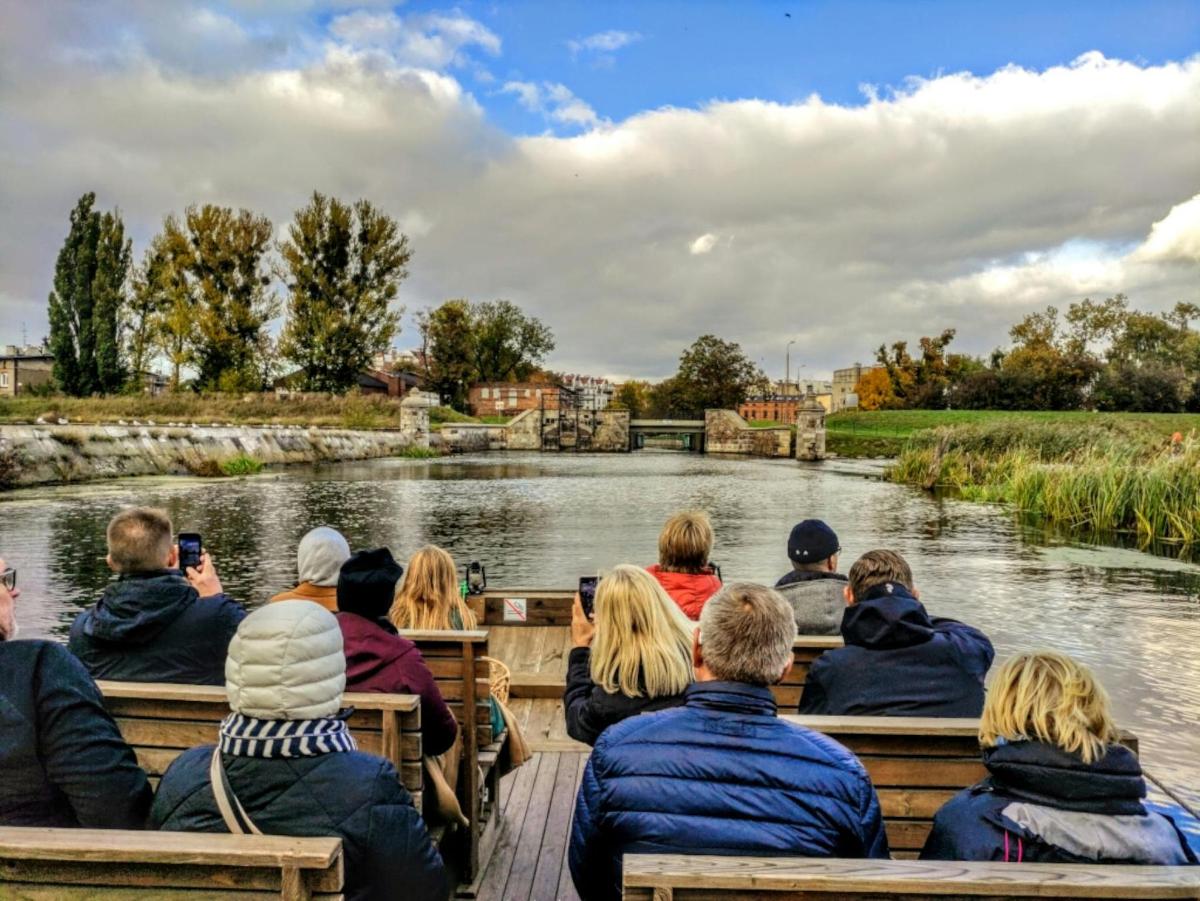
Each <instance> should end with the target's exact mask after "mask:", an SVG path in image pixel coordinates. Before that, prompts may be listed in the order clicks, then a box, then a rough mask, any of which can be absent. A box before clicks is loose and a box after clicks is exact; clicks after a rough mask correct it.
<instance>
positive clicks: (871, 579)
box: [846, 550, 913, 601]
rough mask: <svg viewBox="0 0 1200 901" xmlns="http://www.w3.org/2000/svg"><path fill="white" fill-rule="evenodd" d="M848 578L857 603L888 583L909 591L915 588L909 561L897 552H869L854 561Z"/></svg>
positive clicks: (847, 575)
mask: <svg viewBox="0 0 1200 901" xmlns="http://www.w3.org/2000/svg"><path fill="white" fill-rule="evenodd" d="M846 578H847V579H848V580H849V583H850V593H851V594H852V595H854V600H855V601H861V600H862V599H863V598H864V597H866V596H867V592H868V591H870V590H871V589H872V588H875V587H876V586H878V585H886V584H887V583H888V582H894V583H896V584H899V585H903V586H904V587H905V588H907V589H908V590H909V591H912V587H913V574H912V568H911V567H910V566H909V565H908V561H907V560H905V559H904V558H903V557H901V556H900V555H899V554H897V553H896V552H895V551H888V550H875V551H867V552H866V553H865V554H863V555H862V556H861V557H859V558H858V559H857V560H855V561H854V565H853V566H851V567H850V572H849V573H847V574H846Z"/></svg>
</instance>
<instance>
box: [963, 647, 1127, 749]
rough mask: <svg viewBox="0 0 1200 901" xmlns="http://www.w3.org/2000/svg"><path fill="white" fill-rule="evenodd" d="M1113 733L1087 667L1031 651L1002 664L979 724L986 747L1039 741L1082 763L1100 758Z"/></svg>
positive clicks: (1108, 713)
mask: <svg viewBox="0 0 1200 901" xmlns="http://www.w3.org/2000/svg"><path fill="white" fill-rule="evenodd" d="M1118 735H1119V733H1118V731H1117V727H1116V724H1114V723H1113V719H1112V709H1111V707H1110V705H1109V701H1108V692H1106V691H1105V690H1104V686H1102V685H1101V684H1100V683H1099V682H1097V681H1096V677H1095V675H1093V673H1092V671H1091V670H1090V669H1088V668H1087V667H1086V666H1084V665H1083V664H1082V663H1079V662H1078V661H1077V660H1073V659H1072V658H1070V657H1068V656H1067V655H1066V654H1060V653H1059V652H1058V651H1030V652H1028V653H1025V654H1018V655H1017V656H1016V657H1013V658H1012V659H1011V660H1008V661H1007V662H1005V664H1004V665H1003V666H1002V667H1000V669H999V670H998V671H997V672H996V676H995V679H994V680H993V681H992V685H991V688H989V689H988V696H987V703H985V704H984V707H983V718H982V719H981V720H980V722H979V743H980V744H981V745H983V746H984V747H985V748H993V747H995V746H996V745H998V744H1000V741H1001V739H1003V740H1004V741H1034V740H1036V741H1043V742H1046V743H1047V744H1052V745H1056V746H1057V747H1059V748H1062V749H1063V750H1064V751H1068V752H1070V753H1072V754H1078V755H1079V758H1080V759H1081V760H1082V761H1083V762H1084V763H1092V762H1093V761H1095V760H1099V759H1100V758H1101V757H1103V756H1104V749H1105V748H1106V747H1107V746H1108V745H1110V744H1112V743H1113V742H1115V741H1116V740H1117V738H1118Z"/></svg>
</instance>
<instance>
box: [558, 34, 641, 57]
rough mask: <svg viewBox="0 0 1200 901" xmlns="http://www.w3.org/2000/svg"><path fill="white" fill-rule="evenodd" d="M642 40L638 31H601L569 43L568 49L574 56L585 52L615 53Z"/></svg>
mask: <svg viewBox="0 0 1200 901" xmlns="http://www.w3.org/2000/svg"><path fill="white" fill-rule="evenodd" d="M641 39H642V36H641V35H640V34H638V32H636V31H616V30H610V31H600V32H597V33H596V34H589V35H588V36H587V37H583V38H575V39H573V40H570V41H567V49H569V50H570V51H571V55H572V56H574V55H576V54H579V53H584V52H594V53H613V52H615V51H617V50H620V49H621V48H622V47H628V46H629V45H630V44H633V43H636V42H637V41H640V40H641Z"/></svg>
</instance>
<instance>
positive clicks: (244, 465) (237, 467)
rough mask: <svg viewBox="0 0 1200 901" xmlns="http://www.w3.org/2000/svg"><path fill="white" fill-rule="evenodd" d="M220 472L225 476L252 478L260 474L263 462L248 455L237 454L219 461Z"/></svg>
mask: <svg viewBox="0 0 1200 901" xmlns="http://www.w3.org/2000/svg"><path fill="white" fill-rule="evenodd" d="M220 466H221V472H222V474H224V475H227V476H254V475H258V474H259V473H260V472H262V469H263V462H262V460H259V459H258V458H256V457H252V456H250V455H249V454H238V455H237V456H236V457H230V458H229V459H227V460H222V461H221V464H220Z"/></svg>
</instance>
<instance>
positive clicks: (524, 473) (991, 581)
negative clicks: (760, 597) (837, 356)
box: [0, 451, 1200, 800]
mask: <svg viewBox="0 0 1200 901" xmlns="http://www.w3.org/2000/svg"><path fill="white" fill-rule="evenodd" d="M878 472H879V467H878V465H877V464H872V463H866V462H859V461H830V462H826V463H824V464H820V465H816V466H803V465H799V464H797V463H795V462H792V461H756V460H723V459H717V458H714V457H700V456H693V455H688V454H681V453H671V452H653V451H643V452H640V453H636V454H630V455H627V456H626V455H619V456H598V455H581V456H573V455H566V454H564V455H557V456H552V455H546V456H542V455H537V454H532V455H527V456H526V455H517V454H505V455H490V456H476V457H472V456H467V457H456V458H443V459H439V460H434V461H408V460H384V461H374V462H370V463H358V464H342V465H336V466H325V467H322V468H320V469H289V470H287V471H284V472H282V473H277V474H271V475H267V476H261V477H257V478H252V479H246V480H241V481H221V482H213V481H197V480H192V479H137V480H124V481H119V482H111V483H101V484H95V485H87V486H75V487H64V488H54V489H37V490H28V491H21V492H14V493H10V494H8V495H6V496H4V498H3V499H2V500H0V556H3V557H4V558H5V559H6V560H7V561H8V562H9V564H10V565H11V566H14V567H16V568H18V569H19V571H20V575H19V579H20V586H21V588H22V589H23V591H24V594H23V596H22V599H21V600H20V602H19V606H18V616H19V619H20V622H21V627H22V634H23V635H24V636H25V637H47V636H52V637H55V638H59V639H62V638H63V637H64V636H65V634H66V630H67V628H68V626H69V624H70V622H71V619H72V618H73V617H74V616H75V614H76V613H77V612H78V610H80V609H81V608H82V607H85V606H87V605H88V604H90V603H92V602H93V601H94V600H95V598H96V595H97V593H98V592H99V591H100V590H101V588H102V587H103V586H104V584H105V583H106V582H107V581H108V579H109V574H108V572H107V570H106V568H105V565H104V554H105V548H104V527H105V525H106V523H107V522H108V519H109V517H111V516H112V515H113V514H114V513H115V512H116V511H117V510H119V509H120V508H121V507H123V506H126V505H129V504H135V503H136V504H151V505H155V506H162V507H165V508H166V509H167V510H169V511H170V513H171V515H172V517H173V519H174V521H175V526H176V528H177V529H179V530H181V531H198V532H200V533H202V534H203V536H204V543H205V546H206V547H207V548H208V549H210V550H211V551H212V553H213V556H214V558H215V559H216V562H217V567H218V571H219V573H220V575H221V578H222V581H223V582H224V585H225V589H226V591H227V592H228V593H229V594H231V595H232V596H234V597H236V598H238V599H240V600H243V601H245V602H247V603H248V604H250V605H257V604H259V603H261V602H263V601H264V600H265V599H266V598H267V597H269V596H270V595H271V594H273V593H274V592H276V591H278V590H280V589H282V588H284V587H287V586H289V585H291V584H293V582H294V580H295V549H296V544H297V542H298V541H299V539H300V536H301V535H303V534H304V533H305V532H306V531H307V530H308V529H310V528H312V527H313V526H316V525H321V524H330V525H333V526H335V527H337V528H339V529H340V530H341V531H342V532H343V533H345V534H346V536H347V537H348V538H349V539H350V543H351V545H352V546H353V547H355V548H360V547H366V546H378V545H387V546H388V547H390V548H391V549H392V551H393V553H394V554H395V555H396V556H397V558H399V559H401V560H404V559H405V558H406V557H407V556H408V555H409V554H410V553H411V552H412V551H413V550H415V549H416V548H417V547H418V546H420V545H421V544H424V543H426V542H433V543H436V544H440V545H443V546H445V547H446V548H448V549H449V550H450V551H451V552H452V553H453V554H454V556H455V558H456V559H457V561H458V562H459V563H460V564H462V563H463V562H466V561H468V560H472V559H478V560H481V561H483V562H484V564H485V565H486V566H487V571H488V578H489V581H490V583H491V584H492V585H494V586H500V587H503V586H514V587H518V586H519V587H561V586H568V585H571V584H573V583H574V581H575V580H576V578H577V577H578V576H579V575H581V574H584V573H589V572H595V571H596V569H597V568H600V567H605V566H610V565H613V564H616V563H623V562H632V563H640V564H647V563H652V562H654V559H655V555H656V548H657V537H658V531H659V528H660V526H661V525H662V523H663V521H664V520H665V519H666V518H667V516H668V515H670V514H671V513H673V512H675V511H677V510H680V509H685V508H701V509H704V510H707V511H708V513H709V514H710V515H711V516H712V519H713V524H714V526H715V528H716V532H717V547H716V550H715V552H714V555H713V556H714V559H715V560H716V562H718V563H719V564H720V566H721V569H722V571H723V573H724V576H725V579H726V581H729V580H731V579H751V580H762V581H767V582H768V584H771V583H773V582H774V580H775V579H776V578H778V577H779V576H780V575H782V574H783V573H784V572H785V571H786V570H787V569H788V563H787V557H786V553H785V547H786V541H787V534H788V531H789V529H790V528H791V526H792V525H793V524H794V523H795V522H796V521H797V520H799V519H802V518H805V517H819V518H822V519H825V520H827V521H828V522H829V523H831V524H832V525H833V527H834V528H835V529H836V530H837V532H838V535H839V537H840V538H841V543H842V547H843V548H844V553H843V561H844V562H843V569H844V568H846V567H848V566H849V563H850V562H851V561H852V560H853V559H854V557H856V556H857V555H858V554H859V553H861V552H863V551H865V550H869V549H871V548H875V547H893V548H896V549H898V550H899V551H900V552H901V553H903V554H904V556H905V557H907V558H908V560H909V562H910V563H911V564H912V567H913V571H914V574H915V579H916V582H917V586H918V588H919V589H920V590H921V593H922V598H923V599H924V601H925V603H926V604H927V606H928V607H929V608H930V609H931V611H932V612H934V613H936V614H940V615H944V616H952V617H955V618H958V619H963V620H966V621H968V622H970V623H972V624H974V625H977V626H979V627H981V628H983V629H984V630H985V631H986V632H987V633H988V634H989V635H990V636H991V638H992V640H993V641H994V642H995V644H996V646H997V650H998V654H999V656H1000V657H1001V658H1002V657H1004V656H1005V655H1007V654H1009V653H1011V652H1013V651H1015V650H1018V649H1025V648H1033V647H1042V646H1050V647H1055V648H1059V649H1061V650H1064V651H1066V652H1068V653H1070V654H1073V655H1076V656H1078V657H1080V658H1082V659H1083V660H1086V661H1087V662H1088V663H1090V664H1091V665H1092V666H1094V667H1095V668H1096V669H1097V670H1098V671H1099V673H1100V675H1101V678H1102V679H1103V681H1104V683H1105V685H1106V686H1107V687H1108V689H1109V691H1110V692H1111V693H1112V695H1113V697H1114V700H1115V704H1116V708H1117V712H1118V715H1119V719H1120V722H1121V724H1122V725H1123V726H1126V727H1128V728H1130V729H1133V730H1135V731H1136V732H1137V733H1138V734H1139V735H1140V736H1141V738H1142V754H1143V758H1144V759H1145V761H1146V763H1147V767H1148V768H1149V769H1151V770H1152V771H1155V772H1156V773H1157V775H1159V776H1160V777H1163V778H1164V781H1166V782H1168V783H1169V784H1171V785H1172V786H1173V787H1175V788H1177V789H1179V790H1181V791H1182V792H1184V793H1186V794H1187V795H1188V796H1189V797H1190V798H1192V799H1193V800H1200V599H1198V597H1197V594H1198V592H1200V567H1197V566H1194V565H1189V564H1183V563H1179V562H1176V561H1172V560H1167V559H1163V558H1159V557H1153V556H1150V555H1147V554H1142V553H1139V552H1136V551H1132V550H1121V549H1115V548H1109V547H1098V546H1094V545H1086V544H1078V543H1070V542H1068V541H1066V540H1063V539H1061V538H1055V537H1053V536H1048V535H1045V534H1043V533H1041V532H1039V531H1037V530H1031V529H1029V528H1028V527H1023V526H1021V525H1020V524H1018V523H1017V522H1016V521H1015V519H1014V517H1013V516H1012V514H1011V513H1009V512H1006V511H1005V510H1002V509H999V508H994V507H987V506H981V505H976V504H968V503H965V502H960V501H954V500H939V499H934V498H931V497H929V496H927V495H925V494H922V493H921V492H918V491H915V490H913V489H910V488H906V487H903V486H898V485H891V484H888V483H884V482H880V481H878V479H877V478H875V476H877V474H878Z"/></svg>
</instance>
